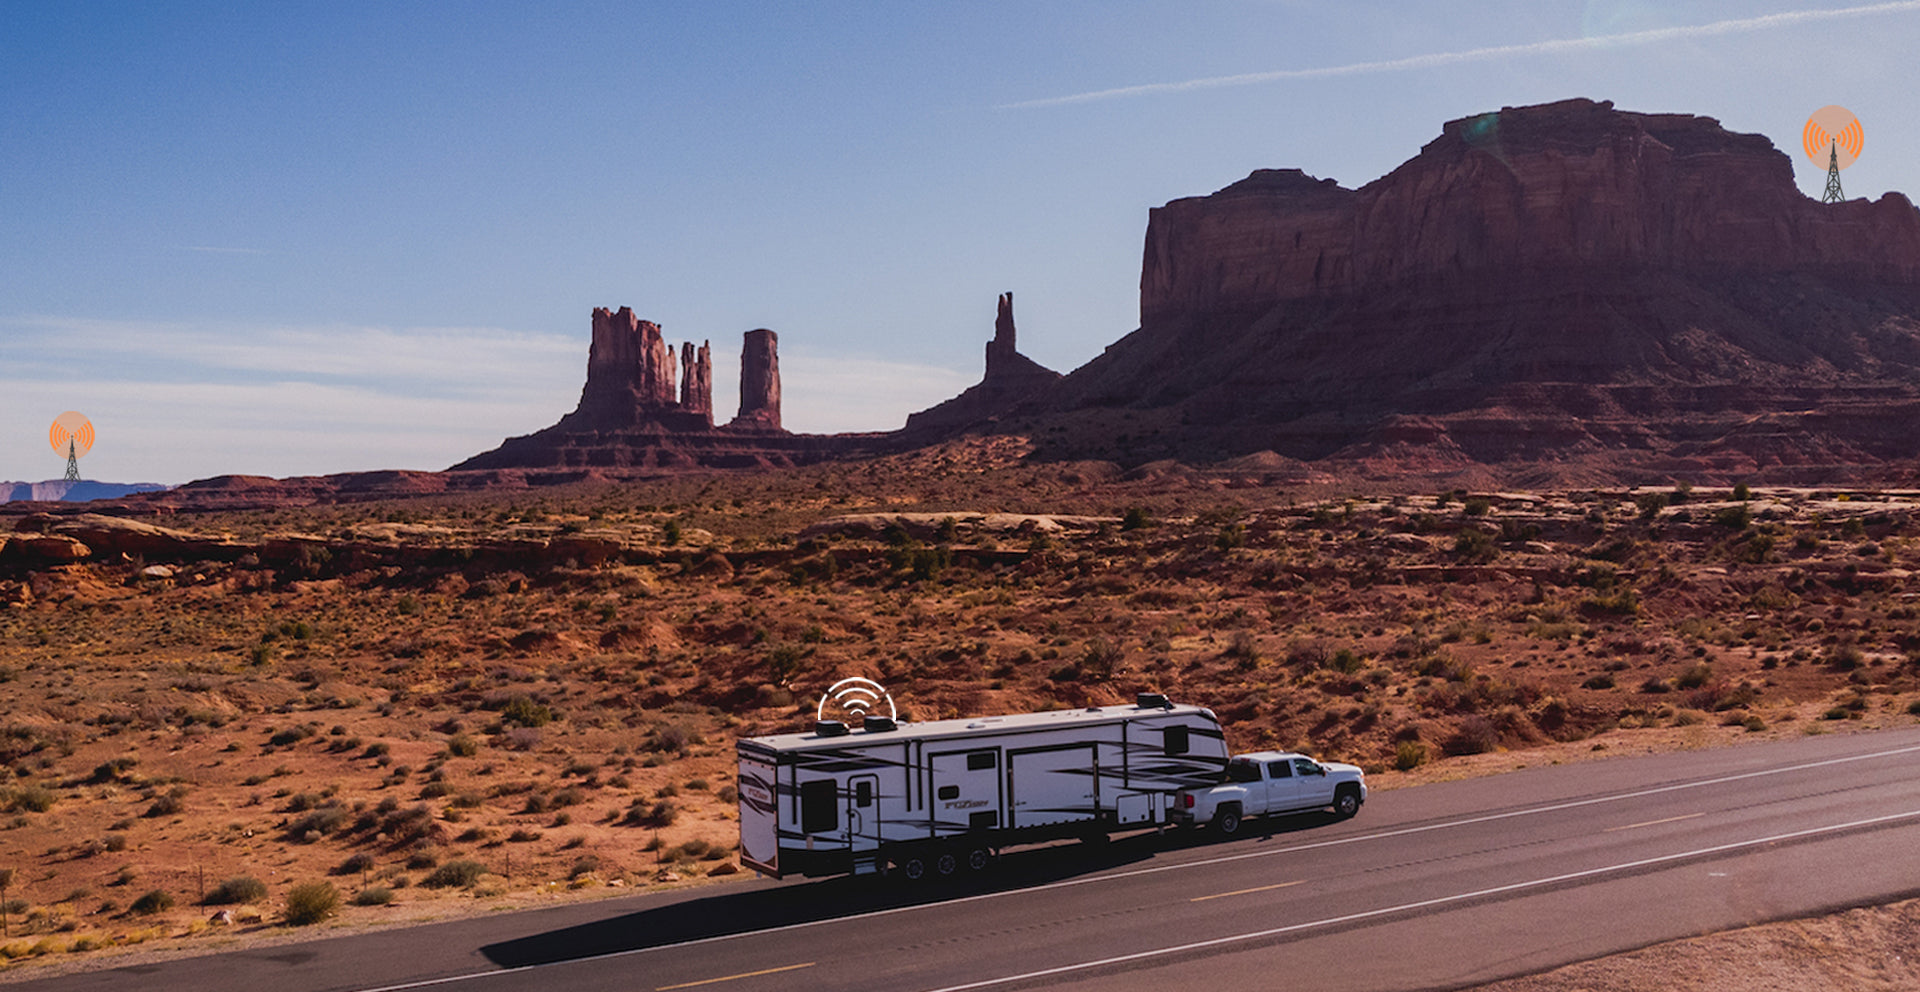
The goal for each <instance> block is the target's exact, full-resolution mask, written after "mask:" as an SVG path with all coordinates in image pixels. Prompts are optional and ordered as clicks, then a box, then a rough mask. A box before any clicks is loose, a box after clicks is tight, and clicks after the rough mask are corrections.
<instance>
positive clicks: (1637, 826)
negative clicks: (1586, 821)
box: [1600, 813, 1707, 834]
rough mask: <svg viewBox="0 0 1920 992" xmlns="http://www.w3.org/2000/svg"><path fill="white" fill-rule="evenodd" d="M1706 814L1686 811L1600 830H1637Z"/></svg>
mask: <svg viewBox="0 0 1920 992" xmlns="http://www.w3.org/2000/svg"><path fill="white" fill-rule="evenodd" d="M1706 815H1707V814H1705V813H1688V814H1687V815H1685V816H1669V817H1667V818H1666V819H1664V820H1646V821H1643V822H1640V823H1629V824H1627V825H1626V826H1623V827H1608V828H1607V829H1605V830H1602V831H1600V832H1601V833H1603V834H1612V833H1619V832H1620V831H1622V830H1638V829H1640V828H1641V827H1657V826H1659V825H1661V824H1662V823H1679V822H1680V821H1681V820H1698V819H1699V818H1701V817H1703V816H1706Z"/></svg>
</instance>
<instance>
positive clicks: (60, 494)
mask: <svg viewBox="0 0 1920 992" xmlns="http://www.w3.org/2000/svg"><path fill="white" fill-rule="evenodd" d="M171 488H172V487H171V486H163V485H161V484H159V483H158V482H95V481H93V480H92V479H81V480H79V481H78V482H76V481H74V480H72V479H51V480H48V481H46V482H0V503H12V502H15V501H24V500H36V501H44V502H49V503H54V502H64V503H84V502H86V501H88V500H93V499H118V498H120V497H122V496H131V495H133V494H134V493H157V492H162V491H164V490H167V489H171Z"/></svg>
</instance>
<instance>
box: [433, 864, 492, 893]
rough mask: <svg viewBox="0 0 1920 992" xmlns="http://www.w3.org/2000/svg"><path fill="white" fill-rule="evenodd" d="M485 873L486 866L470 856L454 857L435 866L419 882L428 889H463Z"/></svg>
mask: <svg viewBox="0 0 1920 992" xmlns="http://www.w3.org/2000/svg"><path fill="white" fill-rule="evenodd" d="M486 873H487V866H486V865H483V864H481V863H480V862H478V861H474V860H472V859H471V858H455V859H454V860H452V861H449V862H447V863H446V864H444V865H441V866H440V867H438V868H435V869H434V870H433V872H432V873H431V874H429V875H428V876H427V877H426V878H423V879H421V880H420V884H421V885H424V886H426V887H427V888H430V889H454V888H460V889H464V888H467V887H469V886H471V885H472V884H473V883H474V882H475V881H477V880H478V879H479V878H480V876H481V875H484V874H486Z"/></svg>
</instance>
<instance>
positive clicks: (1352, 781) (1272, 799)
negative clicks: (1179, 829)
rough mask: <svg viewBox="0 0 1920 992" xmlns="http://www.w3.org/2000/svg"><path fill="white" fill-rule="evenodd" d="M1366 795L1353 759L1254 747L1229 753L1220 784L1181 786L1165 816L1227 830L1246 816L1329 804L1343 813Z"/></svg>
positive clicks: (1351, 812) (1356, 807)
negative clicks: (1254, 749) (1325, 758)
mask: <svg viewBox="0 0 1920 992" xmlns="http://www.w3.org/2000/svg"><path fill="white" fill-rule="evenodd" d="M1366 801H1367V782H1366V775H1365V773H1364V772H1362V771H1361V770H1360V769H1359V768H1358V767H1356V766H1354V765H1348V764H1343V763H1340V762H1337V761H1330V762H1321V761H1315V760H1314V759H1312V758H1310V757H1307V756H1306V755H1304V754H1298V753H1295V752H1291V751H1257V752H1254V753H1252V754H1241V755H1235V756H1234V757H1233V758H1232V759H1230V760H1229V761H1228V762H1227V767H1226V770H1225V772H1224V773H1223V775H1222V781H1221V782H1220V783H1219V784H1218V785H1214V786H1211V787H1208V788H1205V789H1187V790H1182V791H1181V792H1180V793H1179V794H1178V795H1177V796H1176V797H1175V798H1174V802H1173V808H1172V809H1171V810H1170V811H1169V813H1168V818H1169V819H1170V820H1171V821H1172V822H1173V823H1175V824H1179V825H1182V826H1207V825H1209V824H1211V825H1212V826H1213V828H1214V829H1215V830H1216V831H1217V832H1219V833H1220V834H1221V835H1223V836H1227V835H1232V834H1234V833H1236V832H1238V831H1239V829H1240V824H1241V822H1242V821H1244V820H1245V819H1246V818H1247V817H1249V816H1271V815H1275V814H1281V813H1300V812H1307V811H1311V810H1318V809H1331V810H1333V812H1334V814H1335V815H1336V816H1339V817H1340V818H1341V819H1346V818H1347V817H1351V816H1353V815H1354V814H1356V813H1358V812H1360V807H1361V805H1362V804H1364V803H1365V802H1366Z"/></svg>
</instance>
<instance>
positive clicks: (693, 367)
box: [680, 341, 713, 427]
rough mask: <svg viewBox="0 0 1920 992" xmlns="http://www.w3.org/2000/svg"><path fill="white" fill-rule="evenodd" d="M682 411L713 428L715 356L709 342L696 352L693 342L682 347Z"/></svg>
mask: <svg viewBox="0 0 1920 992" xmlns="http://www.w3.org/2000/svg"><path fill="white" fill-rule="evenodd" d="M680 367H681V376H680V409H682V410H685V411H686V412H688V413H690V414H693V415H695V416H699V417H704V418H706V423H707V426H709V427H711V426H713V355H712V349H711V348H710V347H709V346H708V344H707V342H705V341H702V342H700V350H699V351H697V352H696V351H695V350H694V348H693V342H691V341H688V342H686V343H684V344H682V345H681V346H680Z"/></svg>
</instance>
